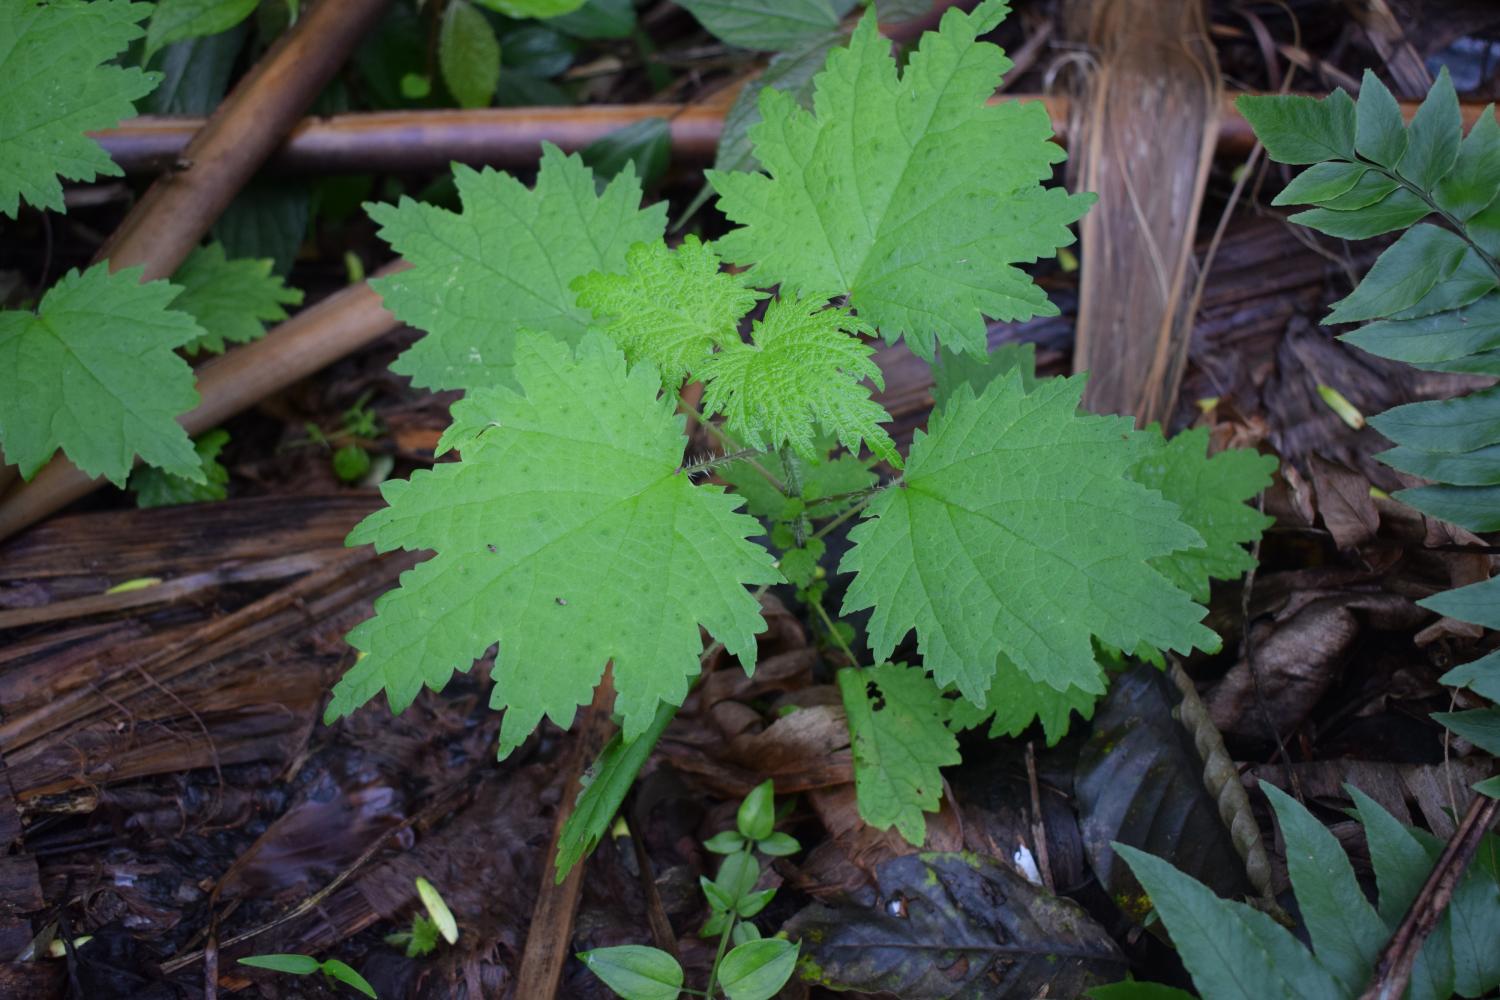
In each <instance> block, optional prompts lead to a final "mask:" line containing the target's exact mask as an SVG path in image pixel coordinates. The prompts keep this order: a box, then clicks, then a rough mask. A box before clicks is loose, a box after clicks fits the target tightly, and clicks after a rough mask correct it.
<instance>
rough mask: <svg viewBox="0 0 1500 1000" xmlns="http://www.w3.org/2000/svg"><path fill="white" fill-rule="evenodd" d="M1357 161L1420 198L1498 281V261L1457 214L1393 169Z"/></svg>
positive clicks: (1499, 278) (1499, 275) (1499, 267)
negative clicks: (1480, 243)
mask: <svg viewBox="0 0 1500 1000" xmlns="http://www.w3.org/2000/svg"><path fill="white" fill-rule="evenodd" d="M1359 163H1360V165H1361V166H1366V167H1369V168H1370V169H1372V170H1375V171H1378V172H1379V173H1381V174H1382V175H1384V176H1385V177H1387V178H1389V179H1390V180H1392V181H1395V182H1396V183H1397V184H1399V185H1400V186H1401V187H1403V188H1405V189H1406V190H1408V191H1410V192H1411V193H1412V194H1414V195H1416V196H1417V197H1418V198H1420V199H1421V200H1422V204H1424V205H1426V206H1427V207H1428V208H1429V209H1431V210H1432V211H1433V212H1435V213H1437V215H1438V216H1439V217H1441V218H1442V220H1443V221H1444V222H1446V223H1448V225H1449V227H1451V228H1452V229H1453V231H1454V233H1455V234H1457V236H1458V238H1459V239H1461V240H1463V241H1464V242H1465V243H1467V244H1469V249H1471V250H1473V251H1474V253H1475V254H1476V255H1477V256H1478V257H1479V259H1480V260H1482V261H1484V266H1485V267H1487V268H1489V269H1490V273H1491V274H1493V275H1494V276H1495V280H1496V281H1497V282H1500V262H1497V261H1496V260H1495V258H1494V257H1492V256H1490V255H1489V254H1488V253H1486V252H1485V250H1484V247H1482V246H1480V245H1479V244H1478V243H1477V242H1475V240H1474V237H1472V236H1470V235H1469V230H1468V227H1467V226H1465V225H1464V223H1463V222H1461V221H1459V219H1458V217H1457V216H1455V215H1453V214H1452V213H1451V212H1449V211H1448V210H1447V209H1445V208H1443V207H1442V206H1441V205H1439V204H1438V203H1437V202H1436V201H1434V200H1433V199H1432V196H1431V195H1429V194H1428V193H1427V192H1426V191H1423V190H1422V189H1421V188H1419V187H1417V186H1416V185H1415V184H1413V183H1412V182H1411V181H1409V180H1407V179H1406V178H1405V177H1402V176H1401V175H1400V174H1398V173H1396V172H1395V171H1394V170H1388V169H1386V168H1385V167H1382V166H1381V165H1380V164H1378V163H1370V162H1368V161H1365V160H1360V161H1359Z"/></svg>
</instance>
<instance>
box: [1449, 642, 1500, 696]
mask: <svg viewBox="0 0 1500 1000" xmlns="http://www.w3.org/2000/svg"><path fill="white" fill-rule="evenodd" d="M1438 681H1439V683H1442V684H1447V685H1448V686H1449V687H1466V688H1468V689H1469V690H1470V691H1473V692H1474V693H1475V694H1479V695H1482V696H1483V697H1485V698H1488V699H1489V700H1490V701H1494V702H1500V650H1496V651H1494V652H1493V653H1487V654H1485V655H1484V656H1481V657H1480V658H1479V659H1477V660H1474V661H1473V662H1472V663H1464V664H1461V665H1459V666H1456V667H1454V668H1453V669H1452V670H1450V671H1448V672H1447V673H1446V674H1444V675H1443V676H1441V677H1439V678H1438Z"/></svg>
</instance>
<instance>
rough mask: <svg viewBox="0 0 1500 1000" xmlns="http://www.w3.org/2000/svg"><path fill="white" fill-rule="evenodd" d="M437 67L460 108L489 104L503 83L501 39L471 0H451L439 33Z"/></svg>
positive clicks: (481, 106)
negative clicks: (501, 74)
mask: <svg viewBox="0 0 1500 1000" xmlns="http://www.w3.org/2000/svg"><path fill="white" fill-rule="evenodd" d="M438 68H439V69H440V70H441V71H442V73H443V83H444V84H446V85H447V87H448V93H450V94H452V95H453V96H454V98H455V99H456V100H457V101H458V106H459V107H461V108H484V107H488V106H489V104H490V102H491V101H492V100H494V98H495V88H496V87H497V86H498V85H499V84H500V42H499V41H498V40H497V39H496V38H495V29H494V28H492V27H490V22H489V21H488V20H487V19H486V18H485V16H484V15H483V14H481V13H479V11H477V10H475V9H474V7H473V6H471V5H470V4H469V3H468V0H448V6H447V7H445V8H444V9H443V24H442V28H441V30H439V32H438Z"/></svg>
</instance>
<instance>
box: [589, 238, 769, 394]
mask: <svg viewBox="0 0 1500 1000" xmlns="http://www.w3.org/2000/svg"><path fill="white" fill-rule="evenodd" d="M572 287H573V290H574V291H575V292H577V293H578V304H579V305H580V306H582V307H583V308H585V309H588V310H591V311H592V312H593V314H594V318H595V319H596V320H598V321H600V322H601V323H602V324H603V326H604V330H605V332H607V333H608V334H609V335H610V337H612V338H613V339H614V341H615V343H616V344H618V345H619V346H620V349H621V350H623V351H624V352H625V358H626V360H628V361H629V362H630V363H631V364H635V363H636V362H638V361H647V362H650V363H651V364H653V365H655V366H656V368H657V370H658V371H660V372H661V376H662V383H663V384H664V385H665V386H666V387H667V388H669V389H676V388H677V387H678V386H680V385H681V384H682V381H683V379H685V378H687V376H688V375H689V374H691V373H692V372H694V371H696V370H697V369H698V367H699V365H700V364H702V363H703V362H704V361H705V360H706V359H707V357H708V353H709V352H710V351H711V350H713V348H714V347H715V346H730V345H738V344H739V343H740V335H739V322H740V319H741V318H742V317H743V316H744V315H745V314H746V313H747V312H749V311H750V309H751V308H752V307H754V305H755V303H756V302H757V301H758V300H760V299H762V298H764V297H765V295H764V293H762V292H757V291H755V290H754V289H751V288H747V287H745V284H744V282H743V281H741V280H740V279H739V277H738V276H736V275H733V274H728V273H726V272H725V271H722V270H720V269H719V255H718V254H716V253H714V252H713V249H712V248H711V247H710V246H708V245H707V244H704V243H703V242H701V241H700V240H699V239H698V237H696V236H688V237H687V238H686V239H684V240H683V242H682V245H681V246H679V247H678V248H677V249H676V250H669V249H667V245H666V244H665V243H663V242H661V241H660V240H657V241H655V242H652V243H638V244H636V245H635V246H633V247H631V248H630V249H629V250H628V251H627V252H626V254H625V273H624V274H601V273H599V272H594V273H591V274H587V275H584V276H583V277H580V278H578V279H577V280H575V281H574V282H573V284H572Z"/></svg>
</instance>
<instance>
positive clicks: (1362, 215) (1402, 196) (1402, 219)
mask: <svg viewBox="0 0 1500 1000" xmlns="http://www.w3.org/2000/svg"><path fill="white" fill-rule="evenodd" d="M1431 212H1432V209H1431V208H1429V207H1428V206H1427V203H1426V202H1425V201H1423V200H1422V199H1421V198H1418V197H1417V196H1416V195H1414V194H1412V193H1411V192H1410V191H1408V190H1406V189H1405V188H1398V189H1397V190H1395V191H1392V192H1391V193H1390V194H1389V195H1387V196H1386V197H1385V198H1383V199H1381V200H1380V201H1377V202H1376V203H1375V204H1373V205H1368V206H1366V207H1364V208H1358V209H1353V210H1350V211H1342V212H1335V211H1329V210H1328V209H1326V208H1311V209H1308V210H1307V211H1305V212H1298V213H1297V214H1295V215H1293V216H1291V217H1290V219H1289V220H1288V221H1291V222H1295V223H1297V225H1299V226H1306V227H1307V228H1309V229H1316V230H1317V231H1318V232H1320V233H1327V234H1328V235H1329V236H1337V237H1340V238H1341V239H1346V240H1364V239H1369V238H1370V237H1371V236H1379V235H1380V234H1381V233H1390V232H1394V231H1395V230H1397V229H1405V228H1407V227H1408V226H1410V225H1411V224H1412V223H1414V222H1418V221H1420V220H1421V219H1425V218H1426V217H1427V216H1428V214H1430V213H1431Z"/></svg>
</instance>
